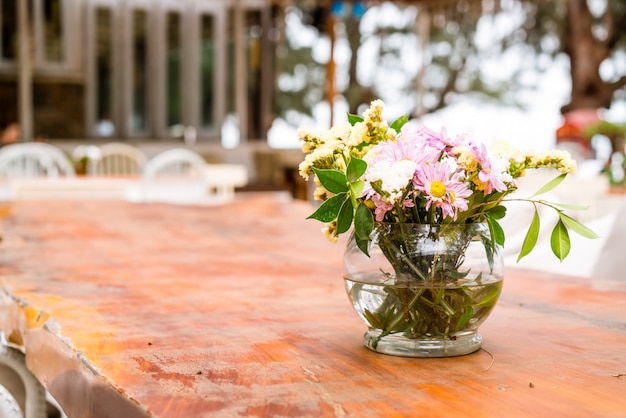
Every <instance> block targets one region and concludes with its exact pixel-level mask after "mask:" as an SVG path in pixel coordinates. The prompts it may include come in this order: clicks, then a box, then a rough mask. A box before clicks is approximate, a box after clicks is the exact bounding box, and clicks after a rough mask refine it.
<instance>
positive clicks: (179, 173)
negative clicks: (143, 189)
mask: <svg viewBox="0 0 626 418" xmlns="http://www.w3.org/2000/svg"><path fill="white" fill-rule="evenodd" d="M206 167H207V163H206V161H205V160H204V158H202V156H201V155H200V154H198V153H197V152H195V151H192V150H189V149H185V148H174V149H169V150H167V151H163V152H162V153H160V154H158V155H156V156H155V157H154V158H152V159H151V160H150V161H148V163H147V164H146V166H145V167H144V172H143V175H144V179H148V180H153V179H156V178H181V177H182V178H201V179H204V178H205V176H206Z"/></svg>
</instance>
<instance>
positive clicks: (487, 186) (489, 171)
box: [470, 144, 508, 195]
mask: <svg viewBox="0 0 626 418" xmlns="http://www.w3.org/2000/svg"><path fill="white" fill-rule="evenodd" d="M470 147H471V149H472V150H473V151H474V155H475V156H476V160H477V161H478V164H480V172H479V173H478V179H479V180H480V182H479V184H478V189H479V190H484V193H485V195H488V194H490V193H491V192H493V191H494V190H497V191H499V192H503V191H505V190H507V189H508V187H507V185H506V184H505V183H504V181H503V173H502V172H500V171H495V170H494V169H493V166H492V164H491V160H490V159H489V153H488V152H487V147H485V144H481V147H480V148H478V147H477V146H476V145H475V144H471V145H470Z"/></svg>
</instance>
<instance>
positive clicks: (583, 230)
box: [559, 212, 600, 239]
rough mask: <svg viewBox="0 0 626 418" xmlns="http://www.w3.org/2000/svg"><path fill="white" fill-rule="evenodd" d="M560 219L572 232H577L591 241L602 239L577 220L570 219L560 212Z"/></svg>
mask: <svg viewBox="0 0 626 418" xmlns="http://www.w3.org/2000/svg"><path fill="white" fill-rule="evenodd" d="M559 217H560V218H561V220H562V221H563V223H564V224H565V226H567V227H568V228H569V229H571V230H572V231H574V232H576V233H577V234H578V235H580V236H582V237H585V238H590V239H596V238H600V237H599V236H598V234H596V233H595V232H593V231H592V230H591V229H590V228H588V227H586V226H585V225H583V224H581V223H580V222H578V221H577V220H575V219H572V218H570V217H569V216H567V215H566V214H564V213H563V212H559Z"/></svg>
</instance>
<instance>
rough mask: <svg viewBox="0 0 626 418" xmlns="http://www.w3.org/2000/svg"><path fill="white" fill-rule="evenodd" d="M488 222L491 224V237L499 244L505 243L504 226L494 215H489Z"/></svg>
mask: <svg viewBox="0 0 626 418" xmlns="http://www.w3.org/2000/svg"><path fill="white" fill-rule="evenodd" d="M487 224H488V225H489V233H490V234H491V239H492V241H493V242H495V243H496V244H498V245H501V246H503V245H504V238H505V237H504V230H503V229H502V226H500V224H499V223H498V221H496V220H495V219H494V218H493V217H491V216H488V217H487Z"/></svg>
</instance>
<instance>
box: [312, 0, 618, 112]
mask: <svg viewBox="0 0 626 418" xmlns="http://www.w3.org/2000/svg"><path fill="white" fill-rule="evenodd" d="M390 5H393V7H394V8H395V9H396V10H398V13H396V14H395V15H393V17H392V18H391V19H385V16H388V15H389V14H390V13H389V10H391V8H390ZM301 12H302V16H303V21H304V22H305V23H307V22H308V23H309V24H310V26H311V27H316V28H317V29H318V31H319V32H318V33H319V34H320V35H324V34H327V33H328V29H329V28H328V27H327V26H326V25H328V22H329V21H328V19H327V17H328V10H324V9H320V8H319V7H316V8H314V9H308V10H307V9H306V8H303V9H301ZM391 14H393V13H391ZM311 16H312V17H311ZM320 16H322V17H320ZM337 20H338V21H339V23H340V24H341V25H342V26H341V27H340V28H339V30H338V34H339V35H340V36H343V37H344V39H345V40H346V41H347V42H346V43H347V44H348V45H349V46H350V49H351V52H352V57H351V59H350V64H349V65H348V66H346V68H344V69H343V70H344V72H345V74H346V75H345V77H347V79H348V82H345V83H343V84H340V85H338V88H339V93H340V94H342V95H343V96H344V97H345V98H346V101H347V102H348V103H349V108H350V110H351V111H355V110H356V109H358V107H359V106H360V105H362V104H366V103H367V101H368V100H369V99H370V98H372V97H382V98H384V99H385V98H386V97H388V98H391V100H398V99H397V98H400V99H401V100H405V101H408V104H407V108H408V109H407V110H408V111H409V113H412V114H413V115H414V116H417V115H420V114H423V113H429V112H434V111H436V110H439V109H442V108H444V107H446V106H448V105H450V104H452V103H454V102H455V101H457V100H459V99H460V98H461V97H467V96H480V97H481V98H482V99H483V100H485V99H487V100H494V101H497V102H500V103H502V102H504V103H506V104H514V105H522V103H520V102H519V101H518V96H517V95H516V94H515V93H516V92H517V91H519V90H520V89H524V88H532V84H529V83H528V82H527V81H525V80H526V79H525V75H527V74H528V73H529V72H530V71H537V70H539V71H541V70H545V69H547V68H548V67H549V65H550V64H551V62H552V61H553V59H554V58H555V57H558V56H563V55H564V56H566V57H568V58H569V62H570V68H571V83H572V95H571V98H570V101H569V103H565V104H564V106H563V108H562V111H563V112H568V111H571V110H575V109H588V108H593V109H598V108H609V107H610V106H611V103H612V102H613V101H614V100H623V99H624V98H626V65H624V62H626V2H624V1H623V0H508V1H505V0H493V1H490V2H487V1H482V0H465V1H463V0H461V1H453V2H450V1H434V2H428V1H423V0H422V1H413V2H402V3H400V2H397V3H396V2H382V3H379V4H376V5H375V6H373V7H372V8H370V9H369V10H367V12H366V13H365V15H364V16H363V17H362V19H361V17H360V16H359V19H358V20H357V19H355V17H354V15H352V14H350V13H347V14H345V15H344V16H339V17H338V18H337ZM425 22H426V23H425ZM416 23H417V24H416ZM359 25H360V26H359ZM424 25H426V27H425V26H424ZM355 28H357V29H355ZM485 33H486V34H487V36H485ZM372 49H376V50H377V53H376V54H375V58H374V59H375V62H374V63H373V64H372V63H371V59H372V54H371V51H372ZM407 55H413V56H415V59H414V61H415V62H417V61H419V62H422V63H423V64H425V65H422V66H416V65H415V62H408V63H407V60H406V59H404V57H406V56H407ZM511 55H517V56H518V57H523V59H522V60H519V65H518V66H517V67H516V68H513V69H509V70H508V71H510V73H504V74H503V76H502V77H501V78H500V79H497V77H496V80H494V79H493V77H489V76H488V74H487V73H486V71H485V64H486V63H489V62H492V63H493V62H497V60H498V59H501V58H502V57H507V56H511ZM361 56H363V57H364V58H363V59H361V58H360V57H361ZM318 64H319V63H318ZM496 65H497V64H496ZM364 67H369V69H367V70H363V68H364ZM319 68H320V67H319V65H317V66H316V69H319ZM359 69H361V71H359ZM502 71H503V72H504V71H505V70H504V67H503V69H502ZM364 74H365V75H364ZM315 82H316V83H318V84H317V85H318V87H319V82H320V79H319V77H316V78H315Z"/></svg>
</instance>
